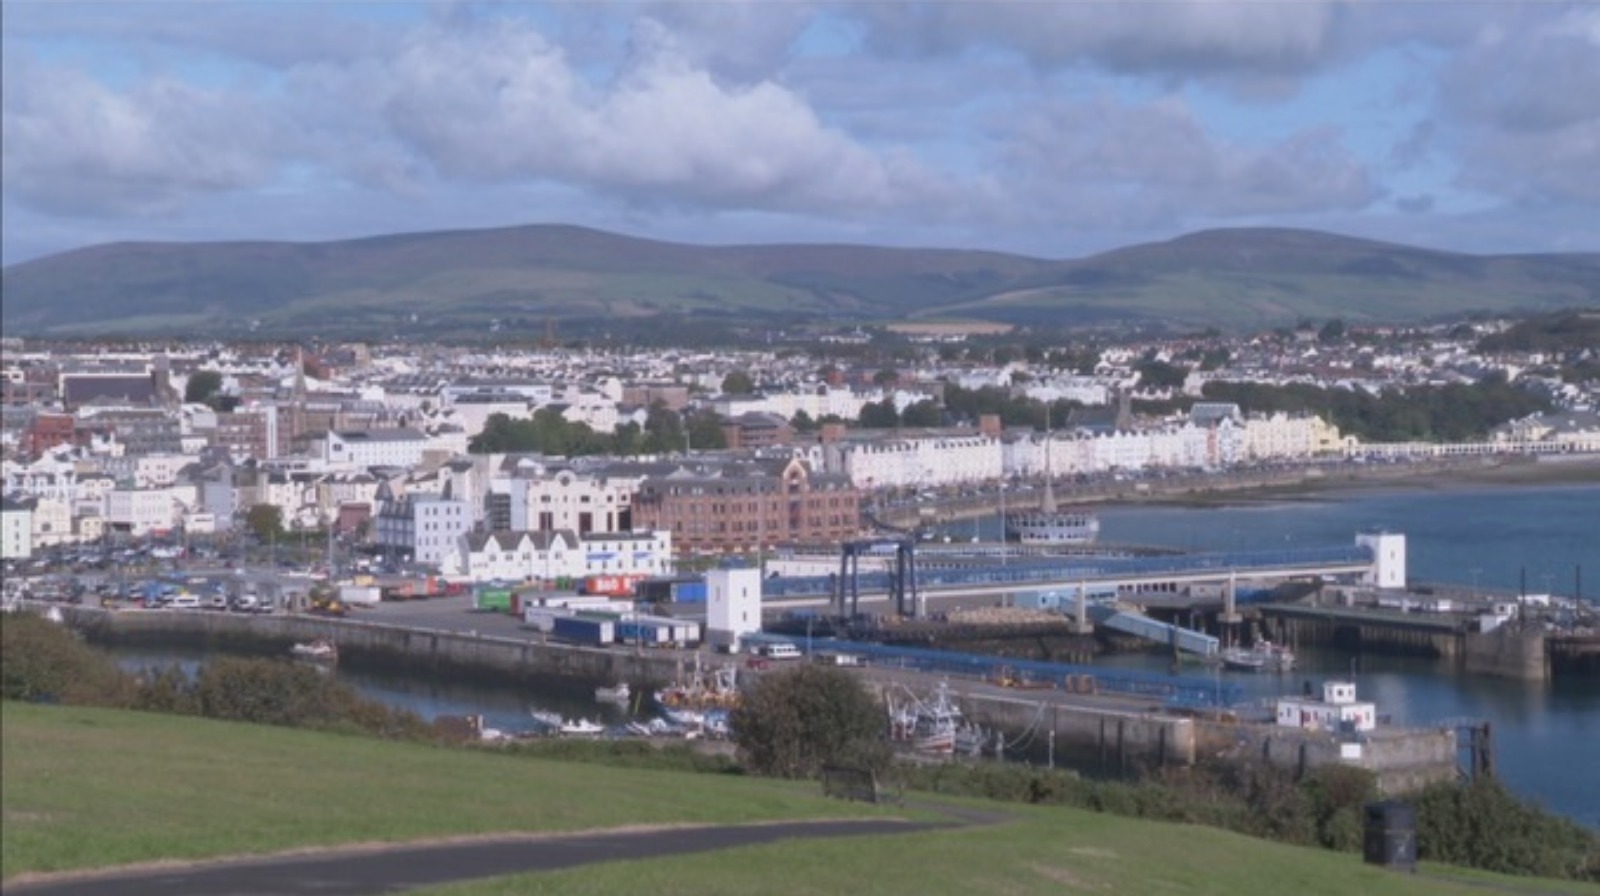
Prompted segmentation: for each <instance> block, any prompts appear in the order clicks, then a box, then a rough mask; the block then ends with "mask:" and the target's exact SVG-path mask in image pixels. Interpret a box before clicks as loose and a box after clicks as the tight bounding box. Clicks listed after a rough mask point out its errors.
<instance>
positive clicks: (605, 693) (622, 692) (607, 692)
mask: <svg viewBox="0 0 1600 896" xmlns="http://www.w3.org/2000/svg"><path fill="white" fill-rule="evenodd" d="M594 699H595V700H596V702H599V703H620V704H623V705H627V703H628V701H629V700H631V699H633V689H632V688H630V687H629V686H628V683H627V682H626V681H621V682H618V683H617V684H615V685H613V686H611V687H598V688H595V689H594Z"/></svg>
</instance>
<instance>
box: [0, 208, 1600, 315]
mask: <svg viewBox="0 0 1600 896" xmlns="http://www.w3.org/2000/svg"><path fill="white" fill-rule="evenodd" d="M1575 306H1600V253H1565V254H1540V255H1464V254H1457V253H1449V252H1440V251H1435V250H1429V249H1419V248H1415V247H1410V246H1402V245H1396V244H1391V243H1383V242H1377V241H1372V240H1364V239H1358V238H1354V237H1347V236H1339V235H1335V234H1329V233H1321V232H1317V231H1309V230H1287V229H1277V228H1245V229H1226V230H1208V231H1201V232H1198V233H1193V234H1189V235H1187V236H1182V237H1179V238H1177V239H1173V240H1169V241H1166V242H1160V243H1148V244H1142V245H1137V246H1129V247H1126V248H1122V249H1116V250H1113V251H1110V252H1104V253H1101V254H1098V255H1093V256H1089V257H1086V258H1082V259H1073V260H1045V259H1038V258H1029V257H1026V256H1021V255H1011V254H1006V253H1002V252H987V251H977V250H960V249H902V248H884V247H874V246H858V245H843V244H790V245H745V246H698V245H690V244H685V243H672V242H664V241H659V240H649V239H642V238H638V237H631V236H623V235H618V234H613V233H607V232H604V231H599V230H592V229H588V228H582V227H574V226H568V225H558V224H538V225H527V226H521V227H509V228H499V229H492V230H458V231H442V232H433V233H413V234H395V235H388V236H376V237H368V238H363V239H354V240H340V241H333V242H321V243H289V242H218V243H113V244H106V245H101V246H92V247H88V248H84V249H77V250H73V251H70V252H65V253H61V254H59V255H53V256H50V257H47V258H41V259H35V260H33V261H28V262H23V263H21V264H17V265H12V266H10V267H7V268H5V269H4V271H3V272H0V323H3V324H4V327H5V329H6V332H8V333H15V334H23V335H44V336H66V335H82V336H92V335H106V334H124V335H150V336H179V335H186V334H190V333H193V332H196V331H197V329H199V330H203V331H204V332H207V333H211V334H215V335H216V336H218V337H223V336H228V335H243V334H247V333H251V332H255V333H260V334H263V335H266V334H290V333H317V334H322V335H330V336H331V335H339V336H351V335H366V336H367V337H368V338H381V337H387V336H389V335H391V334H403V333H411V334H413V335H415V333H414V331H415V330H416V329H417V328H425V329H426V330H427V331H428V332H430V333H435V334H439V335H444V334H461V333H484V332H485V331H486V329H488V328H494V327H498V326H499V325H500V324H501V323H503V322H509V321H519V322H521V323H522V325H524V326H527V325H529V322H538V321H545V320H562V321H604V322H610V323H613V324H617V325H621V324H623V323H626V322H630V321H631V322H633V323H634V324H636V325H648V323H649V321H650V320H652V319H655V318H663V319H664V318H673V319H678V318H685V317H687V318H689V319H695V318H703V319H706V320H715V321H723V322H729V321H738V322H746V323H752V324H754V323H763V322H765V323H769V324H770V323H784V324H800V325H803V324H806V323H822V322H826V323H832V324H850V323H861V324H871V323H882V322H892V321H903V320H925V321H937V320H949V319H960V320H977V321H993V322H998V323H1011V324H1040V325H1050V326H1056V327H1062V326H1070V325H1072V324H1074V323H1077V322H1127V323H1139V322H1167V323H1171V324H1175V325H1190V326H1208V325H1209V326H1219V327H1224V328H1239V327H1254V326H1272V325H1278V324H1282V323H1286V322H1288V323H1292V322H1295V321H1298V320H1302V319H1307V318H1310V319H1326V318H1332V317H1340V318H1343V319H1345V320H1347V321H1351V322H1373V323H1406V322H1414V321H1419V320H1425V319H1429V318H1436V317H1442V316H1446V315H1455V314H1462V313H1467V312H1472V311H1546V310H1552V309H1556V308H1564V307H1575Z"/></svg>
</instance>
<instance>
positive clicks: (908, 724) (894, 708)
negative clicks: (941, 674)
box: [886, 681, 970, 756]
mask: <svg viewBox="0 0 1600 896" xmlns="http://www.w3.org/2000/svg"><path fill="white" fill-rule="evenodd" d="M886 699H887V704H888V711H889V739H890V740H891V741H895V742H897V743H901V744H905V745H907V746H909V747H910V748H911V750H912V751H913V752H915V753H919V754H922V755H927V756H951V755H954V754H955V752H956V741H957V738H958V734H960V733H961V731H962V727H963V726H962V721H961V709H960V707H958V706H956V704H955V701H954V700H953V699H951V697H950V686H949V684H948V683H946V682H942V681H941V682H939V685H938V687H936V688H935V689H934V691H933V693H932V694H931V695H929V696H928V697H927V698H920V697H918V696H917V695H916V694H913V693H911V692H910V691H905V692H903V693H890V694H889V695H887V698H886ZM962 740H964V741H967V742H968V743H969V744H970V740H968V738H962Z"/></svg>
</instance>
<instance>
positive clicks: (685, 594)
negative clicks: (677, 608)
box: [672, 579, 706, 604]
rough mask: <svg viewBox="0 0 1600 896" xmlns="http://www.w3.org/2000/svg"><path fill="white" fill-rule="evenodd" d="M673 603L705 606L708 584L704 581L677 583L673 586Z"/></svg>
mask: <svg viewBox="0 0 1600 896" xmlns="http://www.w3.org/2000/svg"><path fill="white" fill-rule="evenodd" d="M672 601H673V603H679V604H703V603H705V602H706V583H705V580H704V579H701V580H700V581H698V582H677V583H675V584H674V585H673V586H672Z"/></svg>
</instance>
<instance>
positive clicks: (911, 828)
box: [5, 817, 997, 896]
mask: <svg viewBox="0 0 1600 896" xmlns="http://www.w3.org/2000/svg"><path fill="white" fill-rule="evenodd" d="M996 818H997V817H995V818H965V819H963V821H965V822H967V823H971V822H973V821H992V820H996ZM946 824H948V822H910V821H904V820H899V819H863V820H859V821H841V820H824V821H793V822H778V823H773V824H754V825H724V826H716V827H674V828H660V829H649V830H627V831H602V832H595V833H585V834H570V835H545V836H527V837H505V838H494V839H486V840H474V841H468V842H461V841H454V842H448V843H431V844H424V845H397V846H382V847H371V848H354V849H349V850H335V851H329V852H319V853H316V854H313V855H306V854H294V855H287V856H274V857H264V858H260V857H258V858H249V859H237V860H225V861H210V862H198V863H193V864H184V865H179V866H173V865H163V866H160V867H154V868H149V867H145V868H135V869H125V870H118V869H110V870H107V871H102V872H92V873H83V874H71V875H64V876H60V877H53V878H48V879H42V880H36V881H30V882H22V883H18V882H8V883H7V884H6V888H5V892H6V894H7V896H300V894H306V896H313V894H314V896H359V894H371V893H393V892H397V891H401V890H409V889H414V888H417V887H428V886H438V885H442V884H447V883H452V882H456V881H464V880H472V879H475V878H483V877H498V876H501V875H507V874H525V873H529V872H543V871H559V870H562V869H566V868H573V867H577V866H581V865H591V864H595V863H599V862H614V861H624V860H635V859H652V858H660V857H663V856H674V855H686V854H690V853H698V852H709V851H712V850H720V849H731V848H734V847H739V846H752V845H757V844H763V843H773V842H776V841H779V840H792V839H798V838H819V837H857V836H866V835H872V834H905V833H913V832H917V831H925V830H929V829H932V828H936V827H941V826H944V825H946Z"/></svg>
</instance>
